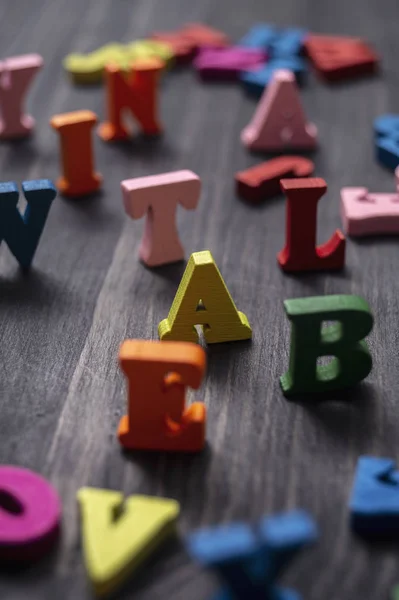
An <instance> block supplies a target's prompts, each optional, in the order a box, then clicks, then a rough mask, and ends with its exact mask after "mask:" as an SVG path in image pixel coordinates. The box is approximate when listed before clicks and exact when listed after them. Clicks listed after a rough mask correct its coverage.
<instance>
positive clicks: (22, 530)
mask: <svg viewBox="0 0 399 600" xmlns="http://www.w3.org/2000/svg"><path fill="white" fill-rule="evenodd" d="M60 520H61V504H60V500H59V498H58V495H57V492H56V491H55V489H54V488H53V487H52V486H51V485H50V484H49V482H48V481H46V480H45V479H44V478H43V477H41V476H40V475H38V474H37V473H33V472H32V471H29V470H28V469H21V468H20V467H12V466H8V465H7V466H5V465H1V466H0V562H30V561H35V560H38V559H40V558H42V556H44V555H45V554H47V553H48V552H49V550H50V549H51V547H52V546H53V544H54V543H55V542H56V540H57V537H58V534H59V529H60Z"/></svg>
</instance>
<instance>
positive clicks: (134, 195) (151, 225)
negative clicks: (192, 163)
mask: <svg viewBox="0 0 399 600" xmlns="http://www.w3.org/2000/svg"><path fill="white" fill-rule="evenodd" d="M121 188H122V194H123V202H124V205H125V210H126V212H127V214H128V215H129V216H130V217H132V219H141V217H143V216H144V215H146V223H145V231H144V236H143V239H142V240H141V245H140V258H141V260H142V261H143V262H144V263H145V264H146V265H148V266H149V267H155V266H159V265H164V264H167V263H173V262H176V261H178V260H183V258H184V250H183V247H182V245H181V243H180V240H179V236H178V233H177V229H176V210H177V205H178V204H181V205H182V206H184V207H185V208H187V209H191V210H192V209H194V208H195V207H196V206H197V204H198V200H199V196H200V192H201V180H200V178H199V177H198V175H196V174H195V173H193V172H192V171H174V172H172V173H164V174H162V175H151V176H149V177H136V178H134V179H125V180H124V181H122V183H121Z"/></svg>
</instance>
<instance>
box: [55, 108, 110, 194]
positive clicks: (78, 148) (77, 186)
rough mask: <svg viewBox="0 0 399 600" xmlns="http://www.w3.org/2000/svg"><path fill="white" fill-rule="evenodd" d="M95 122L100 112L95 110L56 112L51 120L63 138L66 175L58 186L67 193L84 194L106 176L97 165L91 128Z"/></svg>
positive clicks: (93, 188)
mask: <svg viewBox="0 0 399 600" xmlns="http://www.w3.org/2000/svg"><path fill="white" fill-rule="evenodd" d="M95 123H97V115H96V114H95V113H94V112H92V111H91V110H76V111H74V112H70V113H64V114H62V115H55V116H54V117H53V118H52V119H51V121H50V124H51V126H52V127H53V128H54V129H56V130H57V131H59V133H60V137H61V160H62V171H63V174H62V176H61V177H60V179H58V181H57V187H58V189H59V191H60V192H61V193H62V194H64V195H65V196H71V197H72V198H73V197H76V196H84V195H87V194H91V193H92V192H95V191H96V190H98V188H99V187H100V186H101V182H102V177H101V175H100V174H99V173H95V172H94V168H93V145H92V138H91V130H92V129H93V127H94V125H95Z"/></svg>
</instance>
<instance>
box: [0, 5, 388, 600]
mask: <svg viewBox="0 0 399 600" xmlns="http://www.w3.org/2000/svg"><path fill="white" fill-rule="evenodd" d="M397 11H398V8H397V0H368V2H364V0H352V1H351V2H348V0H335V1H334V2H329V1H328V0H318V1H317V2H315V1H314V0H280V1H278V2H267V3H266V2H260V1H259V0H246V1H245V2H243V1H242V0H203V1H198V2H191V1H190V2H189V1H188V0H167V2H166V1H165V0H136V1H135V2H131V1H130V0H86V1H85V2H82V1H81V0H35V1H34V2H33V1H32V0H14V1H13V2H11V1H9V2H2V3H0V19H1V23H2V34H1V36H0V50H1V52H0V55H1V56H9V55H13V54H22V53H25V52H39V53H41V54H42V55H43V56H44V58H45V68H44V69H43V71H42V72H41V73H40V74H39V76H38V77H37V80H36V82H35V84H34V88H33V89H32V93H31V95H30V98H29V108H30V110H31V112H32V114H33V115H34V116H35V118H36V120H37V133H36V135H35V137H33V138H32V139H31V140H28V141H24V142H19V143H8V144H5V143H4V144H2V145H1V146H0V168H1V179H2V180H5V181H6V180H16V181H18V182H21V181H22V180H23V179H30V178H36V177H48V178H56V177H57V175H58V173H59V166H58V159H59V156H58V140H57V136H56V134H55V132H54V131H52V130H51V128H50V126H49V125H48V120H49V118H50V117H51V116H52V115H53V114H57V113H61V112H66V111H71V110H77V109H89V110H94V111H95V112H97V113H98V114H99V115H100V117H101V116H103V115H104V108H103V101H104V99H103V93H102V91H101V90H100V89H97V88H86V89H85V88H74V87H73V86H72V85H71V84H70V83H69V82H68V80H67V78H66V77H65V75H64V73H63V71H62V68H61V61H62V58H63V57H64V56H65V55H66V54H67V53H69V52H71V51H89V50H92V49H95V48H96V47H98V46H100V45H101V44H104V43H106V42H108V41H112V40H114V41H125V42H127V41H130V40H132V39H134V38H139V37H143V36H145V35H146V34H147V33H149V32H150V31H151V30H164V29H169V28H175V27H178V26H180V25H181V24H183V23H184V22H187V21H193V20H201V21H204V22H207V23H209V24H211V25H213V26H215V27H220V28H221V29H223V30H225V31H226V32H227V33H228V34H230V35H231V36H232V38H233V39H239V38H240V37H241V36H242V35H243V34H244V33H245V32H246V31H247V29H248V28H249V27H250V26H251V25H252V24H253V23H256V22H258V21H266V22H275V23H277V24H278V25H291V24H292V25H299V26H305V27H308V28H309V29H311V30H312V31H314V32H319V33H337V34H348V35H359V36H364V37H366V38H368V39H369V40H370V41H371V42H372V43H373V44H374V45H375V47H376V49H377V50H378V52H379V53H380V54H381V55H382V56H383V73H382V74H381V76H380V77H377V78H375V79H368V80H363V81H359V82H356V83H345V84H343V85H338V86H336V87H329V86H326V85H323V84H321V83H319V82H317V81H316V80H315V79H314V78H313V77H311V78H310V82H309V85H308V86H307V87H306V88H305V89H304V91H303V101H304V105H305V109H306V111H307V115H308V118H309V119H311V120H312V121H313V122H314V123H315V124H316V125H317V126H318V129H319V136H320V149H319V150H318V152H316V153H315V154H314V161H315V163H316V171H315V175H316V176H319V177H323V178H324V179H326V181H327V183H328V185H329V189H328V192H327V195H326V196H325V197H324V198H323V199H322V200H321V202H320V206H319V225H320V227H319V241H320V242H322V241H325V240H326V239H328V238H329V237H330V235H331V233H332V232H333V230H334V229H335V228H336V227H337V226H339V224H340V220H339V198H340V195H339V193H340V189H341V187H343V186H365V187H368V188H369V190H370V191H371V192H391V191H393V189H394V177H393V174H391V173H390V172H388V171H385V170H384V169H382V168H381V167H380V166H379V165H378V164H377V163H376V161H375V160H374V156H373V145H372V119H373V118H374V117H376V116H377V115H379V114H382V113H384V112H395V111H397V107H398V105H399V87H398V66H397V14H398V13H397ZM254 109H255V102H254V101H253V100H252V99H250V98H248V97H246V96H245V94H244V93H243V91H242V90H241V89H240V87H239V85H236V84H203V83H200V82H199V81H198V80H197V78H196V75H195V73H194V72H193V71H192V70H190V69H187V70H184V69H183V70H177V71H173V72H171V73H170V74H169V75H168V76H167V77H165V79H164V82H163V89H162V115H163V120H164V124H165V129H166V133H165V135H164V137H163V138H162V140H160V141H159V142H154V141H151V142H150V141H145V140H142V139H140V138H136V139H135V140H134V141H133V142H132V143H131V144H124V145H114V146H113V145H107V144H104V143H102V142H101V141H100V140H99V139H96V140H95V151H96V157H97V168H98V170H99V171H101V172H102V173H103V174H104V178H105V182H104V189H103V193H102V194H101V195H99V196H98V197H96V198H93V199H90V200H85V201H82V202H74V201H66V200H62V199H59V200H57V201H56V202H55V203H54V205H53V207H52V210H51V212H50V216H49V219H48V223H47V226H46V228H45V231H44V234H43V237H42V240H41V242H40V245H39V249H38V251H37V254H36V258H35V262H34V265H35V267H34V269H33V271H32V273H31V274H30V275H29V276H28V277H22V276H21V274H20V273H19V270H18V267H17V265H16V263H15V260H14V259H13V258H12V257H11V256H10V255H9V252H8V249H7V248H6V247H2V248H1V252H0V273H1V275H0V314H1V318H0V338H1V340H2V344H1V348H0V361H1V365H2V377H1V379H0V461H1V463H11V464H16V465H22V466H26V467H30V468H32V469H34V470H36V471H38V472H40V473H42V474H43V475H44V476H46V477H48V478H49V480H50V481H51V482H53V483H54V484H55V485H56V487H57V489H58V490H59V492H60V494H61V497H62V499H63V508H64V516H63V523H64V533H63V537H62V543H61V544H60V547H59V549H58V552H57V553H56V555H54V556H53V557H52V558H50V559H49V560H48V561H47V562H45V563H44V564H41V565H38V566H37V567H36V568H34V569H31V570H29V571H28V572H24V573H22V574H18V575H15V574H9V573H1V574H0V598H2V599H3V598H4V599H7V600H20V599H23V598H29V599H30V600H50V599H51V600H53V599H54V598H57V600H64V599H68V600H69V599H72V600H80V599H85V598H90V597H91V592H90V589H89V586H88V584H87V582H86V575H85V572H84V568H83V563H82V557H81V547H80V537H79V521H78V511H77V503H76V499H75V494H76V491H77V489H78V488H79V487H80V486H82V485H94V486H100V487H106V488H111V489H116V490H122V491H123V492H124V493H125V494H132V493H136V492H139V493H144V494H155V495H162V496H168V497H171V498H176V499H178V500H179V501H180V502H181V505H182V517H181V519H180V531H181V533H182V534H184V533H185V532H187V531H189V530H190V529H192V528H194V527H198V526H201V525H204V524H212V523H217V522H220V521H225V522H227V521H230V520H232V519H256V518H258V517H259V516H260V515H262V514H264V513H268V512H273V511H279V510H284V509H287V508H290V507H296V506H298V507H304V508H306V509H309V510H310V511H312V513H314V515H315V517H316V519H317V521H318V523H319V524H320V527H321V532H322V535H321V539H320V543H319V544H318V546H317V548H316V549H315V550H312V551H310V552H308V553H306V554H304V555H303V556H302V557H301V558H300V559H299V560H298V561H297V562H296V563H295V564H294V565H293V566H292V568H291V569H290V570H289V572H288V573H287V578H286V579H287V582H289V583H290V584H292V585H293V586H294V587H297V588H298V590H300V591H301V592H302V593H303V595H304V598H305V599H307V600H320V599H321V598H323V599H325V600H375V599H376V598H378V599H381V600H383V599H385V598H388V593H389V589H390V587H391V585H393V583H395V582H396V581H397V580H398V578H399V575H398V570H397V548H396V549H395V548H392V547H381V546H370V545H367V544H365V543H363V542H361V541H359V540H357V539H356V538H355V537H354V536H353V535H352V534H351V532H350V530H349V528H348V510H347V502H348V497H349V494H350V488H351V485H352V478H353V473H354V468H355V465H356V460H357V457H358V455H359V454H361V453H369V454H377V455H381V456H389V457H393V458H399V453H398V452H397V437H398V432H399V421H398V410H397V406H396V405H397V398H398V397H399V385H398V377H397V373H398V370H399V353H398V350H397V349H398V343H399V324H398V321H397V315H398V310H399V299H398V298H399V294H398V287H399V286H398V277H397V269H398V268H399V259H398V248H399V242H398V240H397V239H396V238H394V237H393V238H384V239H375V240H372V241H364V240H361V241H360V240H359V241H350V242H349V243H348V250H347V265H348V266H347V268H346V270H345V272H344V273H341V274H319V275H318V274H315V275H313V274H312V275H305V276H296V277H292V276H287V275H284V274H283V273H282V272H281V271H280V270H279V268H278V267H277V265H276V253H277V252H278V251H279V250H280V249H281V248H282V247H283V245H284V219H285V206H284V201H283V199H282V198H278V199H276V200H272V201H268V202H267V203H265V204H264V205H263V206H260V207H250V206H247V205H246V204H244V203H242V202H240V201H239V200H238V199H237V198H236V197H235V193H234V173H235V172H236V171H238V170H243V169H245V168H247V167H249V166H252V165H254V164H256V163H257V162H258V161H259V160H260V159H261V158H265V155H261V156H255V155H251V154H249V153H248V152H247V151H246V150H245V149H244V148H243V146H242V145H241V143H240V142H239V137H240V132H241V130H242V128H243V127H244V126H245V125H247V123H248V122H249V120H250V118H251V116H252V114H253V111H254ZM175 169H192V170H193V171H194V172H196V173H198V174H199V175H200V177H201V178H202V182H203V189H202V194H201V199H200V203H199V206H198V209H197V210H196V211H195V212H193V213H191V212H189V211H184V210H181V211H179V219H178V221H179V222H178V226H179V232H180V235H181V239H182V242H183V245H184V247H185V249H186V254H187V256H188V255H189V254H190V253H191V252H193V251H198V250H203V249H210V250H211V252H212V254H213V256H214V258H215V260H216V262H217V264H218V267H219V269H220V271H221V273H222V275H223V277H224V279H225V282H226V284H227V286H228V287H229V290H230V292H231V294H232V297H233V298H234V301H235V302H236V304H237V306H238V307H239V308H240V310H242V311H244V312H245V313H246V315H247V316H248V319H249V322H250V323H251V325H252V327H253V341H252V343H251V342H241V343H234V344H231V345H227V346H216V347H210V348H209V349H208V350H207V352H208V374H207V377H206V379H205V382H204V384H203V386H202V388H201V389H200V390H199V391H198V392H196V393H195V394H191V395H190V399H191V400H192V399H194V398H196V399H201V398H202V399H204V400H205V402H206V404H207V407H208V410H209V417H208V441H209V446H208V448H207V450H206V451H205V452H204V453H202V454H201V455H198V456H167V455H164V454H149V455H148V454H133V455H130V456H129V455H125V454H123V453H122V452H121V450H120V447H119V445H118V443H117V440H116V429H117V425H118V422H119V419H120V416H121V415H122V414H124V412H125V402H126V396H125V393H126V392H125V381H124V377H123V375H122V373H121V372H120V370H119V368H118V364H117V350H118V347H119V345H120V343H121V341H122V340H123V339H124V338H126V337H138V338H145V339H151V338H156V336H157V325H158V322H159V321H160V320H161V319H163V318H165V317H166V316H167V314H168V311H169V308H170V305H171V302H172V300H173V297H174V295H175V292H176V288H177V285H178V283H179V281H180V277H181V275H182V272H183V270H184V265H175V266H168V267H166V268H161V269H157V270H148V269H146V268H145V267H144V266H143V265H142V264H141V263H140V262H139V261H138V247H139V243H140V238H141V232H142V223H141V222H133V221H132V220H131V219H129V218H128V217H127V216H126V215H125V214H124V211H123V206H122V199H121V192H120V181H121V180H122V179H127V178H131V177H136V176H144V175H151V174H156V173H162V172H166V171H168V170H175ZM333 293H356V294H360V295H362V296H364V297H365V298H366V299H367V300H368V301H369V303H370V305H371V306H372V309H373V311H374V314H375V317H376V325H375V328H374V331H373V333H372V335H371V336H370V346H371V350H372V352H373V355H374V359H375V361H374V369H373V372H372V374H371V376H370V377H369V378H368V380H367V382H366V383H364V384H363V385H362V386H360V387H359V389H358V390H356V391H352V392H351V393H348V394H337V398H338V400H341V399H342V400H346V402H329V403H325V404H318V405H314V404H313V403H312V402H311V401H310V402H309V403H308V404H306V405H305V404H297V403H294V402H287V401H286V400H285V399H284V398H283V396H282V394H281V392H280V389H279V376H280V375H281V374H282V373H283V372H284V371H285V369H286V366H287V361H288V347H289V323H288V320H287V319H286V317H285V315H284V311H283V305H282V302H283V300H284V299H286V298H291V297H301V296H311V295H318V294H333ZM214 586H215V581H214V580H213V579H212V577H211V575H210V574H208V573H201V572H200V571H199V569H198V568H197V567H196V566H195V565H194V564H192V563H191V562H190V560H189V559H188V557H187V556H186V554H185V553H184V551H183V550H182V549H181V547H180V545H179V544H176V545H172V546H171V547H168V548H167V549H166V550H165V551H164V552H161V553H160V555H159V557H158V560H156V561H154V562H153V563H152V564H151V565H150V566H149V567H148V569H146V570H145V571H144V572H143V574H142V575H140V576H139V577H138V578H136V579H135V580H134V581H133V582H131V583H130V584H129V585H128V586H127V587H126V590H125V591H124V592H123V593H121V594H120V595H118V598H121V599H122V600H123V599H124V598H126V599H127V598H133V597H134V598H136V599H137V600H158V599H164V598H172V597H173V598H174V599H176V600H180V599H187V598H189V599H190V600H205V599H206V598H208V597H209V596H210V594H211V592H212V590H213V589H214Z"/></svg>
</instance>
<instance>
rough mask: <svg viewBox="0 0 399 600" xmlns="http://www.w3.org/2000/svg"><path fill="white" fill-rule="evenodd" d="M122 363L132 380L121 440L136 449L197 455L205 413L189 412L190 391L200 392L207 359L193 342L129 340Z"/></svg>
mask: <svg viewBox="0 0 399 600" xmlns="http://www.w3.org/2000/svg"><path fill="white" fill-rule="evenodd" d="M119 360H120V364H121V368H122V371H123V372H124V373H125V375H126V377H127V379H128V414H127V415H126V416H124V417H122V419H121V421H120V424H119V430H118V438H119V442H120V443H121V445H122V446H124V447H125V448H127V449H130V450H133V449H136V450H170V451H173V452H177V451H181V452H196V451H198V450H201V449H202V448H203V446H204V444H205V422H206V408H205V404H204V403H203V402H194V403H193V404H191V405H190V406H189V407H188V408H186V387H191V388H194V389H197V388H199V386H200V385H201V382H202V379H203V377H204V373H205V364H206V355H205V352H204V350H203V349H202V348H201V346H199V345H198V344H193V343H191V342H154V341H146V340H125V341H124V342H123V344H122V346H121V349H120V353H119Z"/></svg>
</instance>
